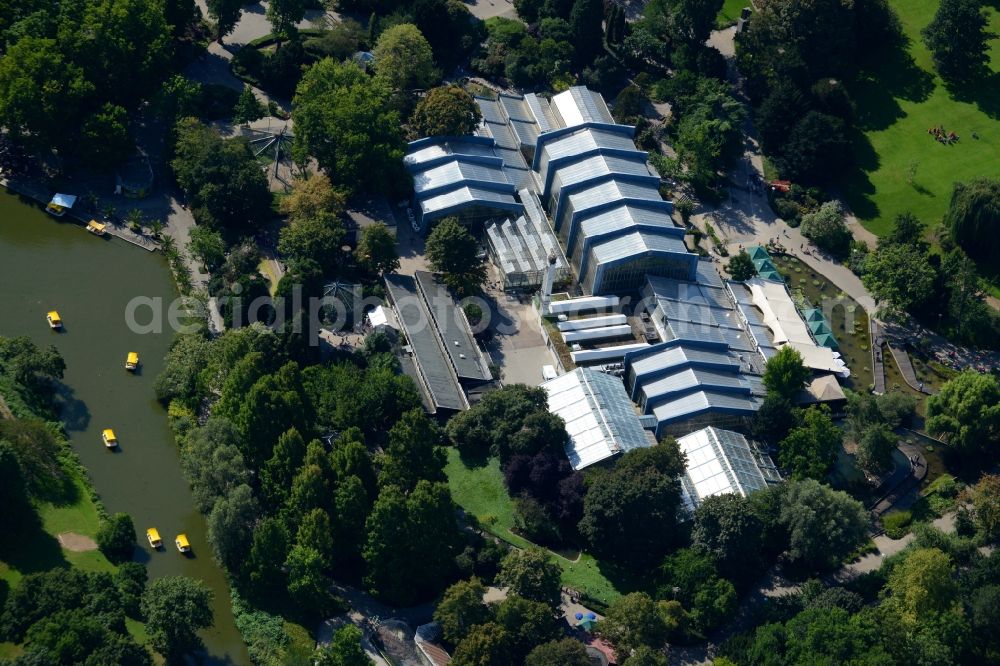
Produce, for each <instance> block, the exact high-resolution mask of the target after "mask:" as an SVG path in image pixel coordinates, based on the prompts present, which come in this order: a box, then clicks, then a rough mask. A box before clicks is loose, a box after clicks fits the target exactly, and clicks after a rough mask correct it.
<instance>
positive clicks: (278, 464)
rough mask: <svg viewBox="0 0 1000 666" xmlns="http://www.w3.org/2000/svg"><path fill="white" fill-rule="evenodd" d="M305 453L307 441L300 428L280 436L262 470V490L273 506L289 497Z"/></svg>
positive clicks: (266, 499) (267, 500)
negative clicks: (300, 432)
mask: <svg viewBox="0 0 1000 666" xmlns="http://www.w3.org/2000/svg"><path fill="white" fill-rule="evenodd" d="M305 454H306V443H305V441H304V440H303V439H302V435H300V434H299V431H298V430H295V429H294V428H293V429H291V430H288V431H286V432H283V433H282V434H281V435H279V436H278V441H277V443H276V444H275V445H274V449H273V450H272V453H271V457H270V459H268V461H267V462H266V463H264V466H263V469H261V472H260V484H261V490H262V491H263V495H264V498H265V501H266V502H268V503H270V504H271V506H273V507H277V506H278V505H280V504H282V503H283V502H284V501H285V499H287V497H288V492H289V489H290V488H291V487H292V481H293V479H294V478H295V475H296V473H297V472H298V470H299V468H300V467H301V466H302V460H303V459H304V458H305Z"/></svg>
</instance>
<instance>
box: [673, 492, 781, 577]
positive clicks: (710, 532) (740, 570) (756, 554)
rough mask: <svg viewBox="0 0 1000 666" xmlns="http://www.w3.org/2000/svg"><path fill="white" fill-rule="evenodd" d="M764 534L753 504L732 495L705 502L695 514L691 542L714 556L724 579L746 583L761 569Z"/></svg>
mask: <svg viewBox="0 0 1000 666" xmlns="http://www.w3.org/2000/svg"><path fill="white" fill-rule="evenodd" d="M762 533H763V525H762V524H761V521H760V519H759V518H758V517H757V516H756V514H755V513H754V511H753V508H752V507H751V505H750V501H749V500H748V499H746V498H745V497H741V496H740V495H736V494H732V493H730V494H726V495H713V496H711V497H706V498H705V499H704V500H702V502H701V504H699V505H698V508H697V509H696V510H695V514H694V528H693V529H692V531H691V541H692V542H693V544H694V545H695V546H696V547H698V548H702V549H704V550H705V551H706V552H708V553H709V554H710V555H711V556H712V558H713V559H714V560H715V562H716V564H717V565H718V567H719V570H720V571H721V572H722V573H723V574H724V575H726V576H728V577H731V578H733V579H735V580H745V579H746V578H747V577H749V576H752V575H754V574H755V573H757V571H758V569H759V567H760V564H761V559H760V556H761V537H762Z"/></svg>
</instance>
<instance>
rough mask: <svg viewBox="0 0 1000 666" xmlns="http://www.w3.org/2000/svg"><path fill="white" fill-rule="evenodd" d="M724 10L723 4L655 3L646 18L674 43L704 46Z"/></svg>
mask: <svg viewBox="0 0 1000 666" xmlns="http://www.w3.org/2000/svg"><path fill="white" fill-rule="evenodd" d="M721 9H722V0H654V1H653V2H650V3H649V5H647V7H646V9H645V11H644V12H643V16H644V17H645V19H646V20H647V21H648V22H649V25H650V27H652V28H653V29H654V30H657V31H662V34H664V35H665V36H667V37H668V38H669V39H670V40H673V41H676V42H687V43H690V44H703V43H704V42H705V41H706V40H707V39H708V37H709V35H710V34H711V32H712V30H714V29H715V17H716V16H717V15H718V14H719V11H720V10H721Z"/></svg>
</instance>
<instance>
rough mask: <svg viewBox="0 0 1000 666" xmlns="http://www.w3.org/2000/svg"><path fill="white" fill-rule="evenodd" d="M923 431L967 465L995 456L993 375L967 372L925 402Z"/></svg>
mask: <svg viewBox="0 0 1000 666" xmlns="http://www.w3.org/2000/svg"><path fill="white" fill-rule="evenodd" d="M926 427H927V431H928V432H929V433H931V434H932V435H935V436H937V437H940V438H942V439H944V440H945V442H947V443H948V446H949V447H951V448H953V449H954V450H955V451H956V452H957V453H958V454H960V455H962V456H963V457H964V458H965V459H966V460H967V461H969V462H975V461H976V460H977V454H980V453H986V454H987V455H995V449H996V446H997V444H998V443H1000V383H998V382H997V379H996V377H995V376H994V375H988V374H981V373H978V372H975V371H973V370H968V371H966V372H963V373H962V374H960V375H958V376H957V377H955V378H954V379H951V380H949V381H948V382H946V383H945V385H944V386H942V387H941V390H940V391H939V392H938V394H937V395H933V396H931V397H930V398H928V399H927V423H926Z"/></svg>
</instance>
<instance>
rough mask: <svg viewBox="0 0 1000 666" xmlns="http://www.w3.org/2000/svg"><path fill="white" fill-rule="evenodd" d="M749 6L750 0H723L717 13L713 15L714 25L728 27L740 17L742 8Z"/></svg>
mask: <svg viewBox="0 0 1000 666" xmlns="http://www.w3.org/2000/svg"><path fill="white" fill-rule="evenodd" d="M749 6H750V0H725V2H724V3H723V4H722V9H720V10H719V15H718V16H716V17H715V25H716V27H718V28H728V27H729V26H731V25H733V24H734V23H736V21H737V20H738V19H739V18H740V13H741V12H742V11H743V8H744V7H749Z"/></svg>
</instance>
